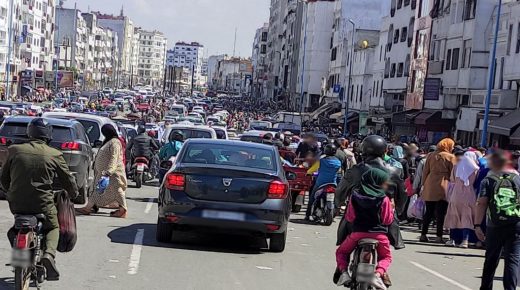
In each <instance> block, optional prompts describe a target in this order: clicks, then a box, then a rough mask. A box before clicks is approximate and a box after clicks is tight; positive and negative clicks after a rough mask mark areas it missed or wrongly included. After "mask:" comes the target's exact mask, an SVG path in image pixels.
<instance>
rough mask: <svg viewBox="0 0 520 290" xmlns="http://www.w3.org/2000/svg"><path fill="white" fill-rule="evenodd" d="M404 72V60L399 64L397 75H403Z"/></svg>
mask: <svg viewBox="0 0 520 290" xmlns="http://www.w3.org/2000/svg"><path fill="white" fill-rule="evenodd" d="M403 72H404V64H403V63H402V62H400V63H399V65H397V77H398V78H400V77H402V76H403Z"/></svg>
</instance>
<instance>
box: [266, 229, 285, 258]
mask: <svg viewBox="0 0 520 290" xmlns="http://www.w3.org/2000/svg"><path fill="white" fill-rule="evenodd" d="M286 240H287V231H285V232H283V233H279V234H271V236H270V241H269V250H270V251H271V252H275V253H281V252H283V251H284V250H285V242H286Z"/></svg>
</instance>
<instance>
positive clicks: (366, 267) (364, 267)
mask: <svg viewBox="0 0 520 290" xmlns="http://www.w3.org/2000/svg"><path fill="white" fill-rule="evenodd" d="M375 270H376V267H375V265H373V264H367V263H360V264H359V265H358V267H357V275H356V278H357V280H358V282H370V281H371V280H372V277H373V276H374V273H375Z"/></svg>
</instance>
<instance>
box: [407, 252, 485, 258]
mask: <svg viewBox="0 0 520 290" xmlns="http://www.w3.org/2000/svg"><path fill="white" fill-rule="evenodd" d="M416 253H419V254H429V255H439V256H455V257H468V258H485V256H484V255H476V254H465V253H448V252H423V251H416Z"/></svg>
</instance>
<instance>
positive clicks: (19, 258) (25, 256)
mask: <svg viewBox="0 0 520 290" xmlns="http://www.w3.org/2000/svg"><path fill="white" fill-rule="evenodd" d="M30 262H31V252H30V251H27V250H17V249H14V250H13V254H12V259H11V265H13V266H23V265H27V264H29V263H30Z"/></svg>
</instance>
